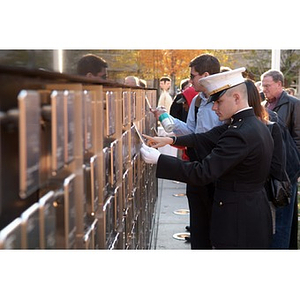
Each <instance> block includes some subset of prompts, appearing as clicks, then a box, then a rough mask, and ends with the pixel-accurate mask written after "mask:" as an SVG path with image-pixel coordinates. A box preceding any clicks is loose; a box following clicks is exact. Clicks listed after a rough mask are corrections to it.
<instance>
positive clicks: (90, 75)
mask: <svg viewBox="0 0 300 300" xmlns="http://www.w3.org/2000/svg"><path fill="white" fill-rule="evenodd" d="M86 77H89V78H91V77H94V75H93V74H92V73H91V72H88V73H87V74H86Z"/></svg>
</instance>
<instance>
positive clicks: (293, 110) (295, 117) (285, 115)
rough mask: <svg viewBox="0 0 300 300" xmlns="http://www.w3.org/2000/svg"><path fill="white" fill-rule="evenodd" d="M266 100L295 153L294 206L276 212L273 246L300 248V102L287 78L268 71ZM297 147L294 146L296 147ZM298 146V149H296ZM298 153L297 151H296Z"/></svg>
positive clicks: (290, 163) (291, 159)
mask: <svg viewBox="0 0 300 300" xmlns="http://www.w3.org/2000/svg"><path fill="white" fill-rule="evenodd" d="M261 81H262V88H263V92H264V94H265V96H266V105H265V106H266V108H267V109H269V110H271V111H274V112H276V113H277V116H278V122H279V123H280V124H283V126H284V127H285V128H286V129H287V132H284V134H285V135H286V138H285V144H286V148H287V150H289V149H290V150H292V151H293V153H291V152H290V153H289V154H290V155H289V156H287V172H288V175H289V178H290V181H291V184H292V196H291V202H290V204H289V205H288V206H285V207H282V208H279V209H277V210H276V219H277V223H278V227H277V230H276V234H275V238H274V241H273V243H272V247H273V248H281V249H288V248H290V249H297V248H298V239H297V236H298V201H297V194H298V193H297V192H298V182H297V181H298V177H299V175H300V173H299V172H300V168H299V152H300V100H299V99H297V98H296V97H294V96H292V95H289V94H288V93H287V92H286V91H285V90H284V76H283V74H282V72H280V71H278V70H268V71H267V72H265V73H263V74H262V75H261ZM293 143H294V144H293ZM292 144H293V145H292ZM295 146H296V147H295ZM295 148H297V150H298V152H297V150H295V151H294V149H295Z"/></svg>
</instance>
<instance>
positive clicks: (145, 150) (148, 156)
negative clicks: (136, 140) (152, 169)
mask: <svg viewBox="0 0 300 300" xmlns="http://www.w3.org/2000/svg"><path fill="white" fill-rule="evenodd" d="M141 153H142V158H143V160H144V161H145V163H147V164H157V161H158V158H159V156H160V154H161V153H160V152H159V151H158V150H157V149H155V148H151V147H148V146H146V145H145V144H142V146H141Z"/></svg>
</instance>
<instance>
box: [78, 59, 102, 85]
mask: <svg viewBox="0 0 300 300" xmlns="http://www.w3.org/2000/svg"><path fill="white" fill-rule="evenodd" d="M107 68H108V65H107V62H106V61H105V60H104V59H103V58H102V57H100V56H97V55H94V54H86V55H84V56H83V57H82V58H81V59H80V60H79V61H78V63H77V74H78V75H82V76H86V77H89V78H93V77H98V78H101V79H104V80H105V79H107Z"/></svg>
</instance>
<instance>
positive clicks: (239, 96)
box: [232, 93, 241, 105]
mask: <svg viewBox="0 0 300 300" xmlns="http://www.w3.org/2000/svg"><path fill="white" fill-rule="evenodd" d="M232 97H233V98H234V102H235V104H236V105H239V104H240V102H241V95H240V94H239V93H233V94H232Z"/></svg>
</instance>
